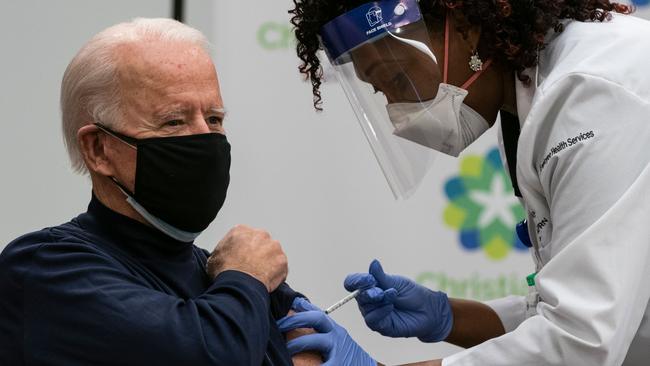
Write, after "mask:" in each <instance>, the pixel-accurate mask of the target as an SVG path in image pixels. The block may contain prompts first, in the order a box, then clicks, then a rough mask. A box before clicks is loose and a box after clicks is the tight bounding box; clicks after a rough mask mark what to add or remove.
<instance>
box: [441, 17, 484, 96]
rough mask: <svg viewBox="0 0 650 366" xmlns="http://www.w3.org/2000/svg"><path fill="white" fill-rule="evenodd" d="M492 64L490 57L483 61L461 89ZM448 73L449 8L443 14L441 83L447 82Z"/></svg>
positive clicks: (471, 82)
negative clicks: (443, 44) (443, 58)
mask: <svg viewBox="0 0 650 366" xmlns="http://www.w3.org/2000/svg"><path fill="white" fill-rule="evenodd" d="M491 64H492V59H489V60H487V61H485V63H484V64H483V67H482V68H481V69H480V70H479V71H476V72H475V73H474V74H473V75H472V76H470V78H469V79H467V81H466V82H465V83H463V85H461V89H465V90H467V88H469V86H470V85H472V84H473V83H474V81H476V79H478V77H479V76H481V74H482V73H483V72H484V71H485V70H487V68H488V67H490V65H491ZM448 75H449V10H447V13H446V14H445V63H444V65H443V71H442V80H443V83H445V84H447V76H448Z"/></svg>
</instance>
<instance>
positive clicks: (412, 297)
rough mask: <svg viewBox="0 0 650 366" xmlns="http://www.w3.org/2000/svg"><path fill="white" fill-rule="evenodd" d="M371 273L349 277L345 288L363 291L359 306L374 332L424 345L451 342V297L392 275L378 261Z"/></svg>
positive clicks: (372, 264)
mask: <svg viewBox="0 0 650 366" xmlns="http://www.w3.org/2000/svg"><path fill="white" fill-rule="evenodd" d="M369 272H370V273H354V274H351V275H348V276H347V277H346V278H345V283H344V286H345V289H346V290H348V291H354V290H357V289H360V290H361V293H360V294H359V296H357V303H358V304H359V309H360V310H361V314H362V315H363V318H364V320H365V321H366V324H367V325H368V327H369V328H370V329H372V330H374V331H376V332H379V333H380V334H382V335H385V336H389V337H418V338H419V339H420V340H421V341H422V342H439V341H443V340H445V339H446V338H447V336H448V335H449V333H450V332H451V327H452V325H453V322H454V321H453V318H454V317H453V313H452V311H451V306H450V304H449V299H447V294H445V293H444V292H437V291H432V290H430V289H428V288H426V287H424V286H420V285H418V284H417V283H415V282H413V281H411V280H410V279H408V278H406V277H402V276H391V275H388V274H386V273H384V269H383V268H382V267H381V264H380V263H379V261H378V260H376V259H375V260H374V261H372V263H370V271H369Z"/></svg>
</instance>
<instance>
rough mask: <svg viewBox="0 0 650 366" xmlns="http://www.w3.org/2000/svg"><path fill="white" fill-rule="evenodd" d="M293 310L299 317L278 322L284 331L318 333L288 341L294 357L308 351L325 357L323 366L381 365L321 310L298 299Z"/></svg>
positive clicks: (285, 318) (294, 316)
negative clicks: (312, 331) (309, 330)
mask: <svg viewBox="0 0 650 366" xmlns="http://www.w3.org/2000/svg"><path fill="white" fill-rule="evenodd" d="M292 308H293V310H295V311H296V312H297V313H296V314H294V315H291V316H287V317H284V318H282V319H280V320H278V327H279V328H280V331H281V332H283V333H286V332H289V331H291V330H294V329H297V328H313V329H314V330H316V331H317V332H318V333H315V334H308V335H304V336H302V337H298V338H296V339H293V340H291V341H289V342H287V349H289V353H290V354H291V355H292V356H293V355H295V354H296V353H300V352H304V351H317V352H320V353H321V354H322V355H323V359H324V361H325V363H323V366H377V362H376V361H375V360H373V359H372V357H370V356H369V355H368V354H367V353H366V351H364V350H363V349H362V348H361V347H360V346H359V345H358V344H357V343H356V342H355V341H354V340H353V339H352V338H351V337H350V335H349V334H348V332H347V331H346V330H345V329H344V328H343V327H341V326H340V325H338V324H336V322H334V320H332V318H330V317H329V316H327V315H326V314H325V312H323V311H322V310H320V309H319V308H318V307H316V306H314V305H312V304H311V303H309V302H308V301H307V300H305V299H304V298H301V297H297V298H296V299H295V300H294V302H293V306H292Z"/></svg>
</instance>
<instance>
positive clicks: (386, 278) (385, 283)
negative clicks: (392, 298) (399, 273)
mask: <svg viewBox="0 0 650 366" xmlns="http://www.w3.org/2000/svg"><path fill="white" fill-rule="evenodd" d="M368 272H370V274H371V275H372V276H373V277H374V278H375V280H377V287H379V288H380V289H382V290H387V289H389V288H391V287H395V280H394V279H393V277H392V276H390V275H387V274H386V273H385V272H384V269H383V268H382V266H381V263H379V261H378V260H376V259H375V260H373V261H372V263H370V269H369V270H368Z"/></svg>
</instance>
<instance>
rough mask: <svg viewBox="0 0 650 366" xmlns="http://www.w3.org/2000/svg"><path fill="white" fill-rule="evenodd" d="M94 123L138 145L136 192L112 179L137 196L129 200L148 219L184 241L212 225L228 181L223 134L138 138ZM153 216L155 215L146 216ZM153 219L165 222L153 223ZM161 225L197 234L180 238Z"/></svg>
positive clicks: (227, 155) (225, 141)
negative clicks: (142, 209)
mask: <svg viewBox="0 0 650 366" xmlns="http://www.w3.org/2000/svg"><path fill="white" fill-rule="evenodd" d="M95 125H96V126H97V127H99V128H100V129H101V130H102V131H104V132H106V133H107V134H109V135H112V136H114V137H116V138H117V139H119V140H121V141H123V142H125V143H127V144H128V145H131V146H133V147H135V148H136V149H137V161H136V168H135V192H130V191H129V190H128V189H126V187H124V185H122V184H120V183H119V182H117V180H115V178H113V181H115V183H116V184H117V185H118V186H120V188H121V189H122V190H124V191H125V193H126V194H127V195H129V196H131V197H132V199H133V200H135V201H136V203H135V204H134V203H133V202H131V201H129V200H128V199H127V201H129V203H130V204H131V205H132V206H133V207H134V208H135V209H136V210H137V211H138V212H140V214H142V216H143V217H144V218H145V219H147V221H149V222H150V223H151V224H152V225H153V226H155V227H157V228H158V229H160V230H161V231H163V232H165V233H166V234H168V235H170V236H172V237H175V238H177V239H179V240H183V241H191V240H193V239H194V237H196V236H197V235H198V234H199V233H200V232H201V231H203V230H205V229H206V228H207V227H208V225H210V223H211V222H212V221H213V220H214V218H215V217H216V216H217V213H219V210H220V209H221V207H222V206H223V203H224V200H225V199H226V191H227V190H228V184H229V183H230V144H229V143H228V140H227V139H226V136H225V135H222V134H219V133H204V134H198V135H187V136H173V137H154V138H147V139H136V138H133V137H129V136H125V135H122V134H120V133H117V132H115V131H112V130H111V129H109V128H108V127H106V126H104V125H101V124H99V123H95ZM138 205H139V206H141V207H137V206H138ZM141 208H144V209H145V210H146V212H145V213H143V212H141ZM147 214H148V215H147ZM151 215H153V216H155V217H154V218H153V219H152V218H151V217H147V216H151ZM156 218H157V219H159V220H162V221H163V223H162V224H160V223H159V222H153V221H157V220H155V219H156ZM164 224H168V225H167V226H169V225H171V226H172V228H171V231H174V230H173V229H180V230H182V231H183V232H185V233H183V234H195V235H190V236H191V237H187V235H185V236H183V235H181V237H178V236H177V235H174V234H173V233H170V232H169V230H165V228H164V226H165V225H164ZM161 225H162V226H163V228H161V227H159V226H161ZM167 229H169V228H167ZM184 239H189V240H184Z"/></svg>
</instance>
